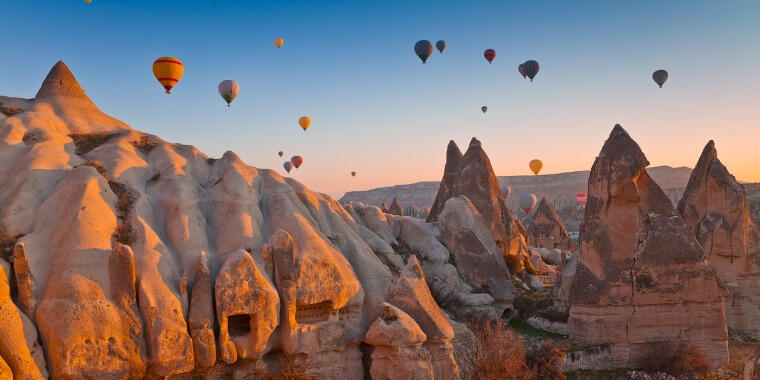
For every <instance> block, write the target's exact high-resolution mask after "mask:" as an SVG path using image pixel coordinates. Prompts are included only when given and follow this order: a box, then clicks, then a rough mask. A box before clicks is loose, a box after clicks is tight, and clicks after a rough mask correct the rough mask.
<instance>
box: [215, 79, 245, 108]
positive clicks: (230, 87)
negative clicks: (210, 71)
mask: <svg viewBox="0 0 760 380" xmlns="http://www.w3.org/2000/svg"><path fill="white" fill-rule="evenodd" d="M239 93H240V86H239V85H238V84H237V82H235V81H234V80H223V81H221V82H220V83H219V95H221V96H222V99H224V101H225V102H227V107H229V106H230V103H232V101H233V100H235V98H236V97H237V96H238V94H239Z"/></svg>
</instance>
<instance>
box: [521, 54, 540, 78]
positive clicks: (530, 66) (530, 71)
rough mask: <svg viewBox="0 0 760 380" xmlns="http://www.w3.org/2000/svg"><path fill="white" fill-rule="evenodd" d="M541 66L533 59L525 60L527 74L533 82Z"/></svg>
mask: <svg viewBox="0 0 760 380" xmlns="http://www.w3.org/2000/svg"><path fill="white" fill-rule="evenodd" d="M539 68H540V65H539V64H538V62H536V61H534V60H532V59H531V60H530V61H525V63H523V70H525V75H527V76H528V78H530V81H531V82H533V78H535V77H536V74H538V69H539Z"/></svg>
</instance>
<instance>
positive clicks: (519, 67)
mask: <svg viewBox="0 0 760 380" xmlns="http://www.w3.org/2000/svg"><path fill="white" fill-rule="evenodd" d="M517 71H518V72H520V75H522V77H523V79H525V77H527V76H528V75H526V74H525V66H524V65H523V64H522V63H521V64H519V65H518V66H517Z"/></svg>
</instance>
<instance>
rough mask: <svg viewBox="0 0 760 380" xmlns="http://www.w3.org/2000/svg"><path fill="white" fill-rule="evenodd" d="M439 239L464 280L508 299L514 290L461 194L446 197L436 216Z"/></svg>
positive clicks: (482, 223)
mask: <svg viewBox="0 0 760 380" xmlns="http://www.w3.org/2000/svg"><path fill="white" fill-rule="evenodd" d="M438 227H439V229H440V231H441V240H442V241H443V243H444V244H446V246H447V247H448V248H449V252H450V253H451V255H452V256H453V257H454V261H455V262H456V263H457V269H458V270H459V273H461V275H462V277H463V278H464V280H465V281H466V282H467V283H468V284H469V285H470V286H472V287H473V288H474V289H476V290H479V291H482V292H485V293H488V294H490V295H491V296H492V297H493V298H494V299H495V300H497V301H500V302H503V303H505V304H506V303H511V301H512V300H513V299H514V297H515V290H514V287H513V286H512V283H511V281H510V278H511V276H510V274H509V270H508V269H507V266H506V264H505V263H504V259H503V258H502V255H501V253H500V251H499V249H498V247H497V246H496V242H495V241H494V239H493V237H492V236H491V233H490V230H489V228H488V225H487V224H486V222H485V221H484V220H483V218H482V217H481V215H480V213H479V212H478V210H477V209H475V206H474V205H473V204H472V202H470V201H469V199H467V197H465V196H458V197H456V198H450V199H449V200H448V201H446V205H445V206H444V208H443V211H442V212H441V214H440V215H439V217H438Z"/></svg>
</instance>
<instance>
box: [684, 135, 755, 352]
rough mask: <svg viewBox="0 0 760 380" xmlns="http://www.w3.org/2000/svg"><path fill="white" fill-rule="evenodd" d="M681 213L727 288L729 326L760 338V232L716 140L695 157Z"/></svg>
mask: <svg viewBox="0 0 760 380" xmlns="http://www.w3.org/2000/svg"><path fill="white" fill-rule="evenodd" d="M678 212H679V213H680V214H681V216H682V217H683V219H684V221H685V222H686V224H688V225H689V227H690V228H691V230H692V231H693V232H694V235H695V236H696V237H697V240H699V242H700V243H701V245H702V248H703V249H704V251H705V253H706V254H707V261H708V262H709V263H710V265H712V266H713V267H714V268H715V270H716V271H717V273H718V277H720V279H721V280H722V281H723V283H724V285H725V286H726V287H727V288H728V290H729V292H728V296H727V298H726V309H725V310H726V321H727V322H728V328H729V330H730V331H731V332H732V333H736V334H738V335H743V336H746V337H749V338H753V339H760V323H758V321H760V232H758V228H757V225H755V223H754V221H753V220H752V216H751V214H750V210H749V204H748V202H747V196H746V194H745V191H744V188H743V187H742V186H741V185H740V184H739V182H737V181H736V178H734V176H733V175H731V173H729V171H728V169H726V167H725V166H724V165H723V164H722V163H721V162H720V160H719V159H718V152H717V150H716V149H715V144H714V143H713V142H712V141H710V142H708V143H707V145H706V146H705V148H704V150H703V151H702V155H701V156H700V157H699V161H697V165H696V167H695V168H694V171H693V172H692V174H691V178H689V184H688V185H687V187H686V191H685V192H684V195H683V198H681V201H680V203H679V204H678Z"/></svg>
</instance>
